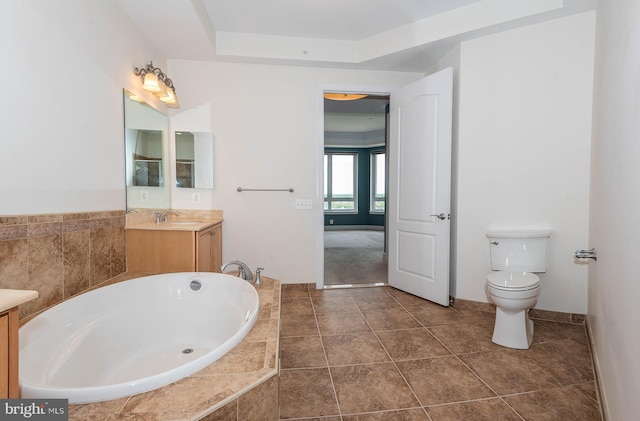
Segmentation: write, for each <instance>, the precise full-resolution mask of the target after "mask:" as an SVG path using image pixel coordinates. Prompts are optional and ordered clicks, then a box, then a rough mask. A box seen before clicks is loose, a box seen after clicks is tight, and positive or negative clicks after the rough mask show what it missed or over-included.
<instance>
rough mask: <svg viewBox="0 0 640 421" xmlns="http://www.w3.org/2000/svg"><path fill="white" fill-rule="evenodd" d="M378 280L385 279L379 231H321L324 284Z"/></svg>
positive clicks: (382, 248)
mask: <svg viewBox="0 0 640 421" xmlns="http://www.w3.org/2000/svg"><path fill="white" fill-rule="evenodd" d="M378 282H384V283H386V282H387V262H386V260H385V256H384V232H383V231H372V230H338V231H325V233H324V284H325V285H344V284H360V285H361V284H370V283H378Z"/></svg>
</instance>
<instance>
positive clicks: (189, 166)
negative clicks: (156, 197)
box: [175, 131, 213, 189]
mask: <svg viewBox="0 0 640 421" xmlns="http://www.w3.org/2000/svg"><path fill="white" fill-rule="evenodd" d="M175 141H176V166H175V171H176V187H179V188H196V189H212V188H213V135H212V134H211V133H200V132H188V131H177V132H176V136H175Z"/></svg>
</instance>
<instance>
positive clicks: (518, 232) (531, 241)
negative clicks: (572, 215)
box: [486, 228, 551, 349]
mask: <svg viewBox="0 0 640 421" xmlns="http://www.w3.org/2000/svg"><path fill="white" fill-rule="evenodd" d="M550 235H551V230H549V229H546V228H522V229H518V228H495V229H490V230H489V231H488V232H487V238H489V244H490V246H489V247H490V253H491V269H492V270H494V271H495V272H491V273H490V274H489V275H488V276H487V285H486V291H487V295H488V297H489V300H490V301H491V302H492V303H493V304H495V305H496V322H495V326H494V328H493V339H492V340H493V342H494V343H496V344H498V345H502V346H505V347H508V348H517V349H528V348H529V346H531V341H532V340H533V322H532V321H531V320H529V309H531V308H533V307H534V306H535V305H536V303H537V302H538V297H539V296H540V278H538V276H537V275H535V274H534V273H533V272H544V271H545V270H546V255H547V253H546V250H547V238H549V236H550Z"/></svg>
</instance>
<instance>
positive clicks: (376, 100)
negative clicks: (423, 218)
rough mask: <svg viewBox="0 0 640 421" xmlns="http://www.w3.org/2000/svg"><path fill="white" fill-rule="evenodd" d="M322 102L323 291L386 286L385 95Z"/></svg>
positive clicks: (329, 97) (338, 95) (335, 96)
mask: <svg viewBox="0 0 640 421" xmlns="http://www.w3.org/2000/svg"><path fill="white" fill-rule="evenodd" d="M347 95H356V99H350V98H347ZM323 101H324V145H323V146H324V150H323V154H324V171H323V172H324V188H323V189H324V233H323V235H324V254H323V256H324V287H325V288H337V287H350V286H365V285H386V284H387V256H386V243H387V242H386V225H387V223H386V191H387V174H386V168H387V156H388V155H387V139H388V105H389V96H388V95H372V94H352V93H349V94H347V93H344V92H331V93H330V94H325V96H324V99H323Z"/></svg>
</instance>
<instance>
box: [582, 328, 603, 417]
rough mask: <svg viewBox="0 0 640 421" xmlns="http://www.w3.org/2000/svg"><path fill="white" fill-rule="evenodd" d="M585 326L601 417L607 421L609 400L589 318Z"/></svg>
mask: <svg viewBox="0 0 640 421" xmlns="http://www.w3.org/2000/svg"><path fill="white" fill-rule="evenodd" d="M585 325H586V328H587V340H588V341H589V351H591V361H593V375H594V377H595V383H596V395H597V396H598V402H599V403H600V416H601V417H602V421H607V420H608V419H609V417H608V416H607V414H608V411H607V400H606V397H605V394H604V388H603V387H602V382H601V377H600V366H599V364H598V354H597V353H596V346H595V343H594V342H593V335H592V334H591V328H590V326H589V319H588V318H587V319H586V321H585Z"/></svg>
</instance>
